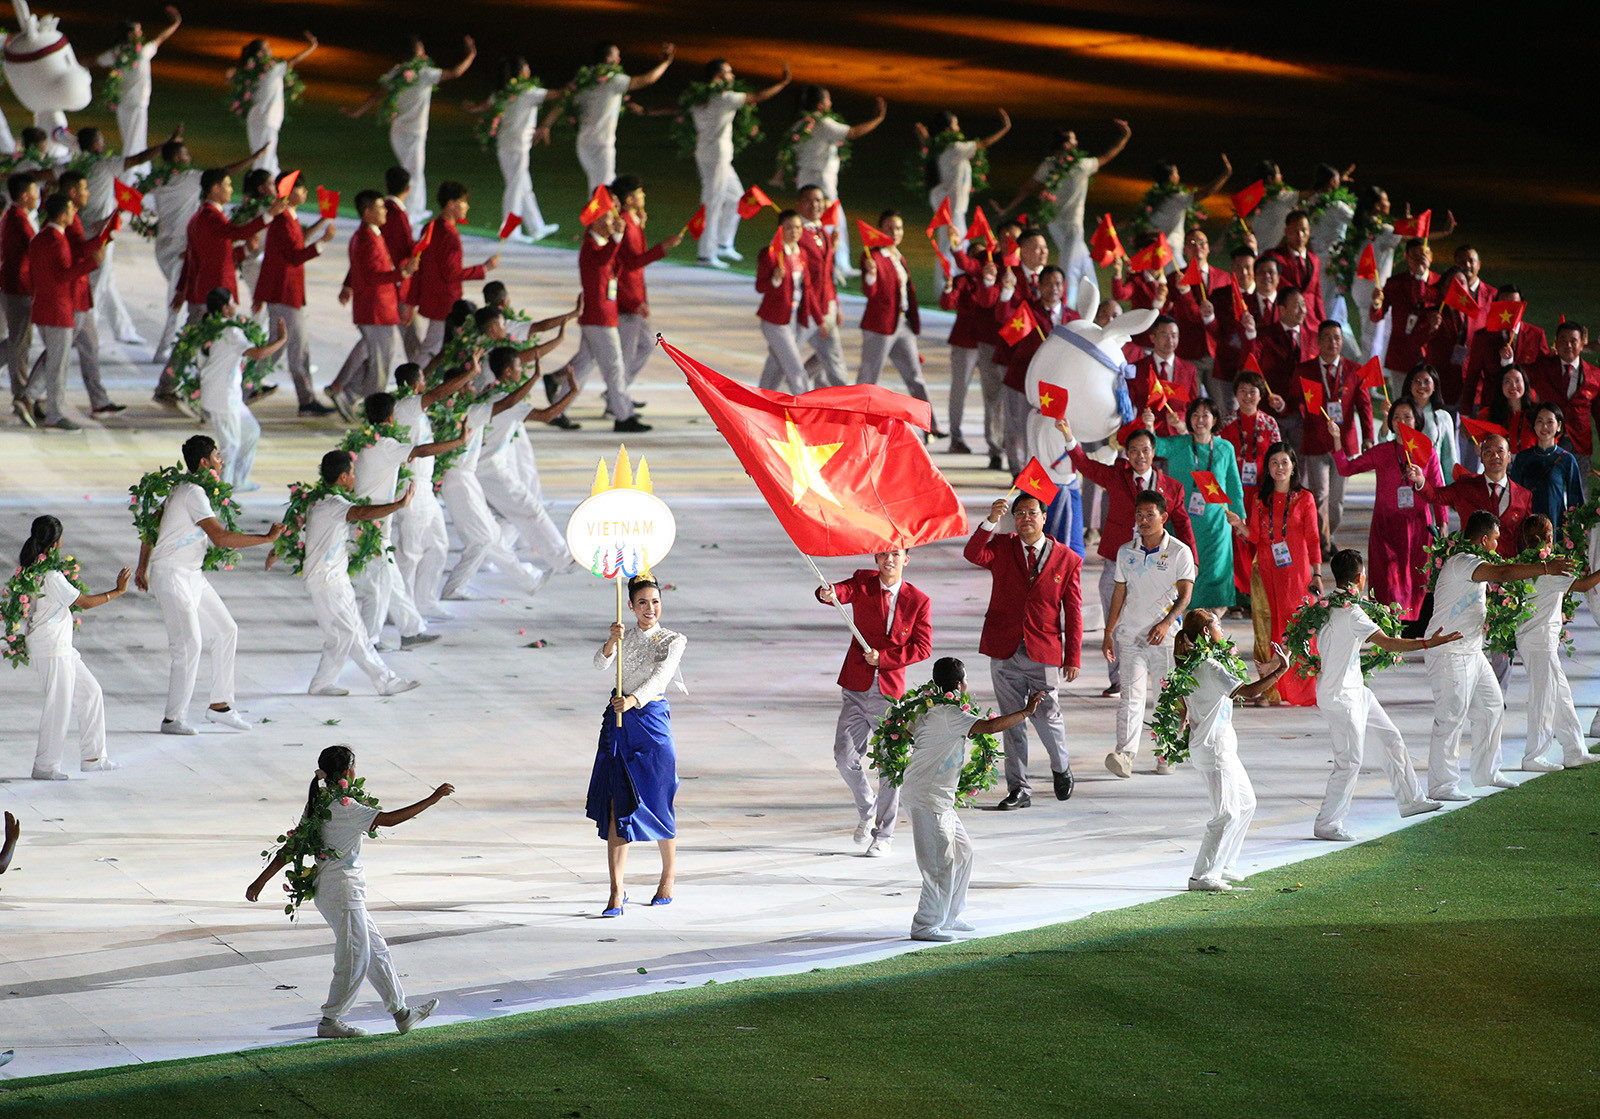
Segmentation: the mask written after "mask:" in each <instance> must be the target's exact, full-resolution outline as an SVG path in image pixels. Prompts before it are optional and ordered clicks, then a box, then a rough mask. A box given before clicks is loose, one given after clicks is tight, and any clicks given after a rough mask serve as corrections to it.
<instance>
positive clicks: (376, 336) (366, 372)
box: [341, 325, 396, 399]
mask: <svg viewBox="0 0 1600 1119" xmlns="http://www.w3.org/2000/svg"><path fill="white" fill-rule="evenodd" d="M356 329H357V330H359V331H360V332H361V344H362V345H364V346H365V347H366V349H367V353H366V360H365V361H364V362H363V363H362V365H363V367H364V368H363V371H362V372H361V373H360V374H359V375H357V376H355V377H354V378H353V380H352V381H351V382H349V383H346V385H345V386H344V388H345V389H346V391H353V392H354V393H355V394H356V395H357V396H359V397H361V398H362V399H366V397H368V396H370V395H371V394H372V393H375V392H382V391H383V390H384V389H385V388H386V387H387V386H388V384H389V370H390V369H393V368H394V335H395V329H396V328H395V327H394V326H392V325H391V326H370V325H368V326H358V327H356ZM351 356H352V357H353V356H354V355H353V354H352V355H351ZM341 375H342V374H341Z"/></svg>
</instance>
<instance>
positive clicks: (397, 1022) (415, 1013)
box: [394, 999, 439, 1034]
mask: <svg viewBox="0 0 1600 1119" xmlns="http://www.w3.org/2000/svg"><path fill="white" fill-rule="evenodd" d="M437 1009H439V1000H438V999H429V1000H428V1001H427V1002H425V1003H423V1004H422V1005H421V1006H408V1007H406V1008H405V1009H404V1010H401V1011H399V1012H397V1013H396V1014H395V1016H394V1026H395V1029H397V1030H399V1031H400V1032H401V1033H403V1034H404V1033H410V1032H411V1031H412V1030H413V1029H414V1028H415V1027H417V1026H419V1025H421V1023H422V1020H423V1019H424V1018H426V1017H427V1016H428V1015H430V1014H432V1013H433V1012H434V1011H435V1010H437Z"/></svg>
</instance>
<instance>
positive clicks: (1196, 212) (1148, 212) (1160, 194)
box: [1133, 183, 1211, 233]
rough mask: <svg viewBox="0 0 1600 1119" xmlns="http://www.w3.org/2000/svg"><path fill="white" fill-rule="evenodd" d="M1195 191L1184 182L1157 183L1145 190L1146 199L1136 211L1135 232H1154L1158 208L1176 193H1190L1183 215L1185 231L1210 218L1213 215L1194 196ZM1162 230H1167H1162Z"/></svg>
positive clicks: (1134, 217) (1134, 219) (1134, 216)
mask: <svg viewBox="0 0 1600 1119" xmlns="http://www.w3.org/2000/svg"><path fill="white" fill-rule="evenodd" d="M1193 193H1194V192H1193V191H1192V190H1191V189H1190V188H1189V187H1186V186H1184V185H1183V184H1182V183H1156V184H1155V185H1153V186H1152V187H1151V188H1150V189H1149V190H1147V191H1145V192H1144V200H1143V201H1142V202H1140V203H1139V208H1138V209H1137V210H1136V211H1134V215H1133V231H1134V233H1154V232H1156V227H1155V225H1154V224H1152V221H1151V219H1152V218H1154V217H1155V212H1156V209H1157V208H1158V207H1159V206H1160V205H1161V204H1162V203H1163V202H1165V201H1166V200H1167V199H1168V198H1170V197H1172V196H1173V195H1174V194H1189V195H1191V197H1190V199H1189V208H1188V209H1187V210H1185V211H1184V215H1183V232H1184V233H1187V232H1188V231H1189V230H1191V229H1193V228H1195V227H1196V226H1198V225H1200V224H1201V223H1203V222H1205V221H1207V220H1209V219H1210V217H1211V215H1210V214H1208V213H1206V211H1205V210H1204V209H1203V208H1202V207H1201V206H1200V204H1199V201H1198V200H1197V199H1195V198H1194V197H1192V196H1193ZM1161 232H1165V230H1162V231H1161Z"/></svg>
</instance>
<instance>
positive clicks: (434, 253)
mask: <svg viewBox="0 0 1600 1119" xmlns="http://www.w3.org/2000/svg"><path fill="white" fill-rule="evenodd" d="M430 225H431V227H432V229H433V239H432V240H431V241H429V242H428V247H427V248H426V249H424V250H423V251H422V259H421V260H420V261H418V262H417V270H416V272H414V273H413V274H412V277H411V278H412V285H411V287H412V294H413V296H414V297H415V298H416V301H417V310H418V311H420V312H422V315H423V317H424V318H429V319H442V318H444V317H445V316H447V315H449V314H450V308H451V307H454V306H455V304H456V300H458V299H460V298H461V284H462V281H464V280H481V279H483V277H484V274H485V273H484V270H483V265H481V264H474V265H473V266H472V267H471V268H463V267H462V265H461V234H460V233H458V232H456V223H455V222H453V221H451V220H450V219H449V218H446V217H443V216H440V217H437V218H434V219H433V221H432V222H431V223H430ZM424 236H426V234H424Z"/></svg>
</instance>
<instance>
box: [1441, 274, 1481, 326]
mask: <svg viewBox="0 0 1600 1119" xmlns="http://www.w3.org/2000/svg"><path fill="white" fill-rule="evenodd" d="M1444 305H1445V306H1446V307H1449V308H1450V309H1451V310H1454V311H1460V312H1461V313H1462V314H1463V315H1465V316H1466V317H1467V318H1477V316H1478V301H1477V300H1476V299H1474V298H1472V293H1471V292H1470V291H1468V290H1467V285H1466V282H1465V281H1463V280H1462V279H1461V277H1460V276H1457V277H1456V278H1455V279H1454V280H1453V281H1451V283H1450V286H1449V287H1448V288H1446V289H1445V293H1444Z"/></svg>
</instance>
